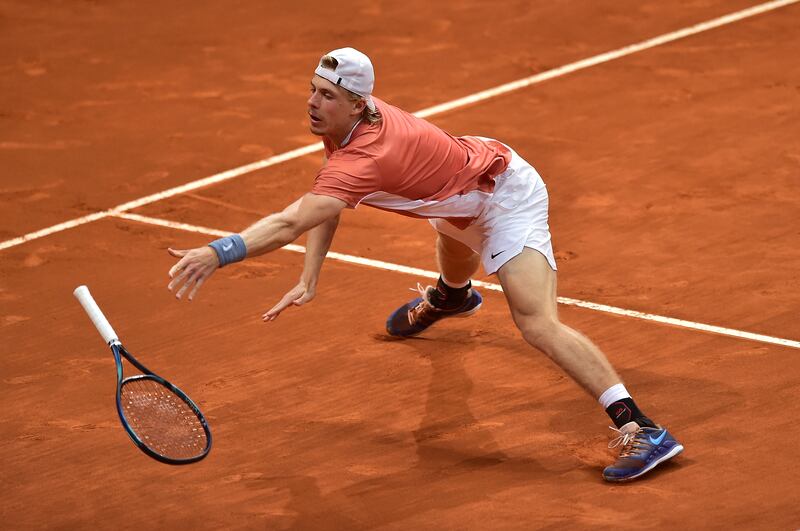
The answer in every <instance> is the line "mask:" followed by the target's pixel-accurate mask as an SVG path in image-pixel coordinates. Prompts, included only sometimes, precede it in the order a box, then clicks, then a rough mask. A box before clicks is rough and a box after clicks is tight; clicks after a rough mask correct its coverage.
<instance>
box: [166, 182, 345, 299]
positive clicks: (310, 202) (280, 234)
mask: <svg viewBox="0 0 800 531" xmlns="http://www.w3.org/2000/svg"><path fill="white" fill-rule="evenodd" d="M346 206H347V203H345V202H344V201H342V200H341V199H336V198H334V197H329V196H324V195H316V194H312V193H308V194H306V195H304V196H303V197H301V198H300V199H298V200H297V201H295V202H294V203H292V204H291V205H289V206H288V207H286V208H285V209H283V211H282V212H278V213H276V214H272V215H270V216H267V217H265V218H263V219H261V220H259V221H257V222H256V223H254V224H253V225H251V226H250V227H248V228H246V229H245V230H243V231H242V232H241V233H240V234H236V235H232V236H228V237H226V238H222V239H220V240H216V241H215V242H212V243H211V244H210V245H211V246H213V248H211V247H209V246H205V247H199V248H196V249H187V250H173V249H169V253H170V254H171V255H172V256H175V257H178V258H180V260H179V261H178V263H176V264H175V265H174V266H172V268H171V269H170V271H169V276H170V278H171V281H170V283H169V286H168V287H169V289H170V290H173V289H175V288H177V292H176V293H175V296H176V297H177V298H179V299H180V298H181V296H182V295H183V294H184V292H186V291H187V290H190V292H189V299H190V300H191V299H192V298H194V294H195V293H196V292H197V290H198V289H199V288H200V286H202V285H203V283H204V282H205V281H206V279H207V278H208V277H210V276H211V275H212V274H213V273H214V271H216V270H217V269H218V268H219V267H220V266H222V265H225V264H226V263H230V262H233V261H239V260H243V259H244V258H246V257H251V256H258V255H261V254H264V253H268V252H270V251H274V250H275V249H279V248H280V247H283V246H284V245H286V244H287V243H291V242H293V241H294V240H296V239H297V238H299V237H300V236H301V235H302V234H303V233H304V232H306V231H308V230H310V229H312V228H314V227H316V226H317V225H320V224H321V223H323V222H325V221H326V220H330V219H333V218H337V217H338V216H339V213H340V212H341V211H342V210H343V209H344V208H345V207H346ZM226 253H228V254H226ZM229 255H230V259H229ZM226 260H228V261H226Z"/></svg>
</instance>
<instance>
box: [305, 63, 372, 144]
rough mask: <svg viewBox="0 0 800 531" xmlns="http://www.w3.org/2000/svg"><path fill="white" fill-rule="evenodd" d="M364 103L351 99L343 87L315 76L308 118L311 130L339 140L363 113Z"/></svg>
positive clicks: (309, 100)
mask: <svg viewBox="0 0 800 531" xmlns="http://www.w3.org/2000/svg"><path fill="white" fill-rule="evenodd" d="M361 108H363V103H362V104H360V102H354V101H352V100H350V98H349V97H348V95H347V93H346V92H345V90H344V89H342V88H341V87H337V86H336V85H334V84H333V83H331V82H330V81H328V80H327V79H324V78H321V77H319V76H314V78H313V79H312V80H311V94H310V95H309V97H308V118H309V125H310V129H311V132H312V133H313V134H315V135H319V136H327V137H329V138H331V139H333V140H334V141H339V140H341V139H342V138H344V137H345V136H347V133H349V132H350V128H351V127H353V122H354V120H356V119H357V118H358V116H359V115H360V114H361Z"/></svg>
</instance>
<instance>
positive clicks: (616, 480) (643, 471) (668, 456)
mask: <svg viewBox="0 0 800 531" xmlns="http://www.w3.org/2000/svg"><path fill="white" fill-rule="evenodd" d="M682 451H683V445H682V444H676V445H675V446H673V447H672V450H670V451H669V453H667V454H664V455H662V456H661V457H660V458H659V459H656V460H655V461H653V462H652V463H650V464H649V465H647V466H646V467H644V468H643V469H641V470H640V471H638V472H637V473H636V474H634V475H632V476H625V477H624V478H607V477H605V476H603V479H605V480H606V481H611V482H612V483H622V482H625V481H630V480H632V479H636V478H638V477H639V476H641V475H643V474H647V473H648V472H650V471H651V470H653V469H654V468H655V467H656V466H658V465H659V464H660V463H663V462H664V461H668V460H670V459H672V458H673V457H675V456H676V455H678V454H680V453H681V452H682Z"/></svg>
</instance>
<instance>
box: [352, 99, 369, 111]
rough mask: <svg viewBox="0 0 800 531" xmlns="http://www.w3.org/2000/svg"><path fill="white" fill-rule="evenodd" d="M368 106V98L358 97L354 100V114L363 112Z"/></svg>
mask: <svg viewBox="0 0 800 531" xmlns="http://www.w3.org/2000/svg"><path fill="white" fill-rule="evenodd" d="M366 106H367V100H365V99H364V98H358V99H357V100H355V101H353V114H361V113H363V112H364V109H365V108H366Z"/></svg>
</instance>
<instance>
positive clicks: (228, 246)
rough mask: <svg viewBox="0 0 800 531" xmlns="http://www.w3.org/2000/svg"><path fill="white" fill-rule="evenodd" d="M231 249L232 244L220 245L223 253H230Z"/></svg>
mask: <svg viewBox="0 0 800 531" xmlns="http://www.w3.org/2000/svg"><path fill="white" fill-rule="evenodd" d="M231 248H233V244H232V243H229V244H228V245H225V244H224V243H223V244H222V250H223V251H230V250H231Z"/></svg>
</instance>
